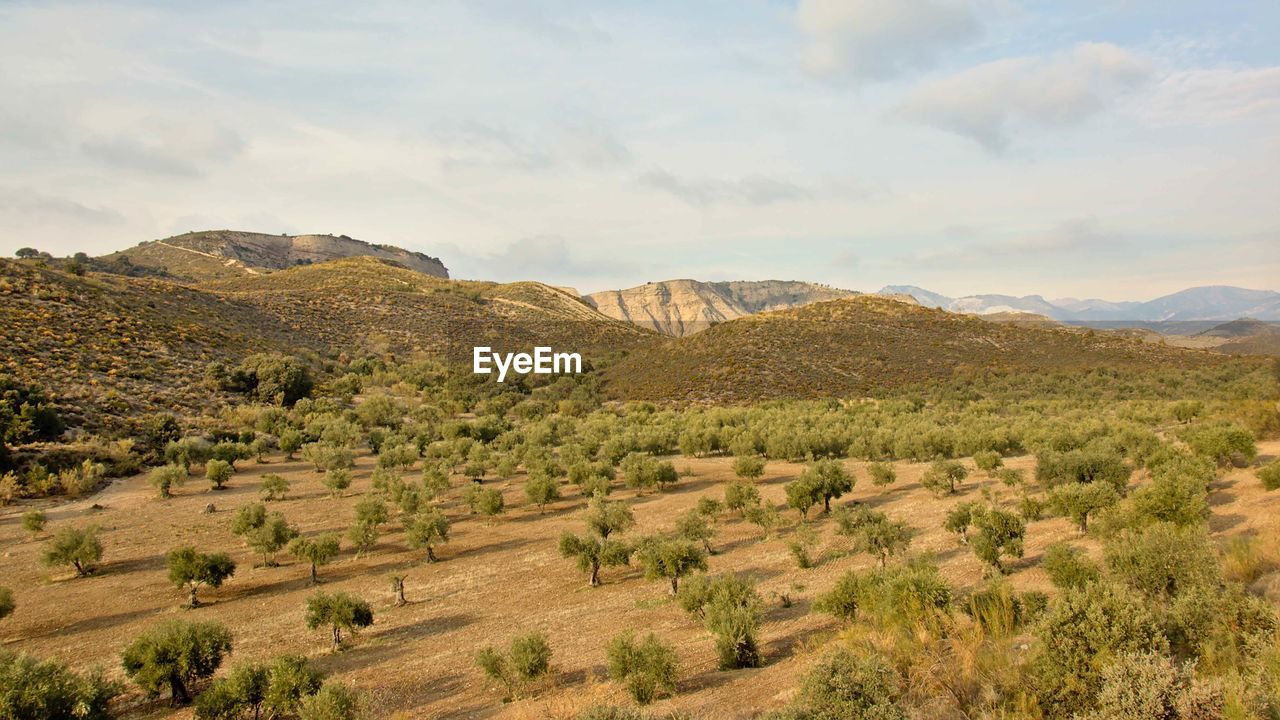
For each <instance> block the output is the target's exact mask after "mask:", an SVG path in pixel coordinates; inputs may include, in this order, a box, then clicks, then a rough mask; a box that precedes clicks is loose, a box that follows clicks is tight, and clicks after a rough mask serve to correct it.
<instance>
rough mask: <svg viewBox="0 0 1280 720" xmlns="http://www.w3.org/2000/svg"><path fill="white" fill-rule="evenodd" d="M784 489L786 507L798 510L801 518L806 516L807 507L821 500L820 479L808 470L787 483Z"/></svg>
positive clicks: (807, 512) (803, 518)
mask: <svg viewBox="0 0 1280 720" xmlns="http://www.w3.org/2000/svg"><path fill="white" fill-rule="evenodd" d="M784 489H785V490H786V493H787V507H789V508H792V509H793V510H798V511H799V512H800V519H801V520H805V519H806V518H807V517H808V515H809V508H811V507H813V506H814V505H817V504H818V503H819V502H821V501H822V485H821V480H820V479H819V478H817V477H816V476H814V475H812V474H810V473H808V472H806V473H804V474H802V475H801V476H800V477H798V478H796V479H795V480H792V481H791V482H789V483H787V484H786V486H785V488H784Z"/></svg>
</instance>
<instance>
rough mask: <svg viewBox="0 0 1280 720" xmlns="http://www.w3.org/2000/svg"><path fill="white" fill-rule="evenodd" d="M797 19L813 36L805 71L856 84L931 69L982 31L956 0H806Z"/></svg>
mask: <svg viewBox="0 0 1280 720" xmlns="http://www.w3.org/2000/svg"><path fill="white" fill-rule="evenodd" d="M796 21H797V23H798V24H799V26H800V29H801V30H802V31H804V32H805V33H806V34H808V35H809V37H810V40H811V41H810V43H809V45H808V46H807V47H805V48H804V50H803V51H802V53H801V62H802V64H803V66H804V68H805V70H807V71H808V72H810V73H811V74H813V75H815V76H818V77H822V78H826V79H832V80H847V81H851V82H854V83H866V82H871V81H876V80H887V79H890V78H893V77H897V76H899V75H902V74H903V73H905V72H907V71H909V70H921V69H928V68H930V67H933V65H934V64H935V63H936V62H937V60H938V56H939V55H940V54H941V53H943V52H944V51H946V50H950V49H954V48H957V47H961V46H963V45H965V44H967V43H970V42H972V41H974V40H976V39H978V38H979V37H981V35H982V27H981V25H980V24H979V22H978V19H977V17H976V16H975V15H974V13H973V12H972V11H971V10H970V9H969V8H968V7H966V6H965V5H964V4H963V3H961V2H958V1H956V0H890V1H889V2H885V1H884V0H801V1H800V5H799V6H798V7H797V9H796Z"/></svg>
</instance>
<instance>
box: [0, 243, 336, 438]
mask: <svg viewBox="0 0 1280 720" xmlns="http://www.w3.org/2000/svg"><path fill="white" fill-rule="evenodd" d="M0 326H2V327H4V329H5V331H4V332H0V371H2V372H6V373H10V374H13V375H15V376H17V377H18V378H21V379H23V380H24V381H27V382H38V383H39V384H41V385H42V386H44V387H47V388H49V390H50V391H51V392H52V393H53V394H54V395H55V396H56V397H57V399H58V401H59V403H60V404H61V405H62V406H63V410H64V413H65V414H67V415H68V417H69V418H70V419H71V421H72V423H71V424H73V425H80V424H87V425H88V427H90V428H98V427H101V426H109V427H115V428H116V429H119V428H121V427H123V426H124V425H123V424H124V423H125V422H126V421H127V420H128V419H130V418H134V417H136V416H137V415H138V414H139V413H143V412H151V411H155V410H159V409H170V410H178V411H185V410H195V409H202V410H208V409H209V406H210V404H211V398H210V397H209V393H208V391H207V390H206V389H204V388H202V387H200V385H199V382H200V378H201V377H202V375H203V372H204V369H205V367H206V366H207V365H208V364H209V363H210V362H212V361H214V360H229V361H234V360H238V359H240V358H242V357H244V356H245V355H248V354H250V353H252V352H261V351H267V350H280V351H284V352H296V351H298V350H301V349H305V348H317V347H319V344H318V341H317V338H316V337H314V336H311V335H308V334H307V333H305V332H300V331H298V329H296V328H291V327H290V326H289V325H287V324H285V323H283V322H281V321H279V320H277V319H275V318H273V317H271V316H268V315H264V314H263V313H261V312H259V311H258V309H257V308H254V307H253V306H251V305H247V304H244V303H240V302H236V301H234V300H229V299H228V298H226V297H222V296H219V295H215V294H212V293H208V292H203V291H200V290H196V289H193V288H189V287H185V286H182V285H178V284H175V283H172V282H166V281H162V280H153V279H140V278H126V277H120V276H116V275H109V274H101V275H100V274H92V275H89V276H85V277H77V276H75V275H71V274H68V273H64V272H60V271H57V270H54V269H50V268H47V267H41V266H39V265H35V264H30V263H20V262H13V261H10V260H0Z"/></svg>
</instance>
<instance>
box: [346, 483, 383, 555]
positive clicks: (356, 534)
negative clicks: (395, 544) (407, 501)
mask: <svg viewBox="0 0 1280 720" xmlns="http://www.w3.org/2000/svg"><path fill="white" fill-rule="evenodd" d="M389 519H390V514H389V513H388V511H387V502H386V500H384V499H383V498H382V495H381V494H380V493H366V494H365V496H364V497H362V498H360V501H359V502H357V503H356V507H355V520H353V521H352V523H351V527H350V528H348V529H347V539H348V540H350V541H351V544H352V545H355V547H356V556H357V557H359V556H360V555H361V554H363V553H364V552H365V551H366V550H369V549H370V548H372V547H373V546H374V545H376V544H377V542H378V534H379V528H380V527H381V526H382V524H383V523H385V522H387V520H389Z"/></svg>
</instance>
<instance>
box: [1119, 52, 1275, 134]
mask: <svg viewBox="0 0 1280 720" xmlns="http://www.w3.org/2000/svg"><path fill="white" fill-rule="evenodd" d="M1276 113H1280V67H1275V66H1272V67H1260V68H1197V69H1191V70H1182V71H1178V72H1173V73H1170V74H1169V75H1167V76H1165V77H1164V78H1162V79H1161V80H1160V82H1159V83H1157V85H1156V86H1155V88H1153V91H1152V97H1151V100H1150V102H1149V103H1148V105H1147V107H1146V110H1145V112H1144V117H1145V118H1146V119H1147V120H1148V121H1150V122H1152V123H1154V124H1159V125H1180V124H1197V125H1199V124H1216V123H1222V122H1233V121H1237V120H1244V119H1249V118H1254V117H1259V116H1264V115H1274V114H1276Z"/></svg>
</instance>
